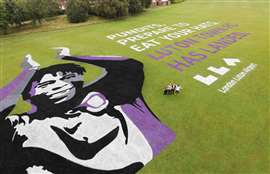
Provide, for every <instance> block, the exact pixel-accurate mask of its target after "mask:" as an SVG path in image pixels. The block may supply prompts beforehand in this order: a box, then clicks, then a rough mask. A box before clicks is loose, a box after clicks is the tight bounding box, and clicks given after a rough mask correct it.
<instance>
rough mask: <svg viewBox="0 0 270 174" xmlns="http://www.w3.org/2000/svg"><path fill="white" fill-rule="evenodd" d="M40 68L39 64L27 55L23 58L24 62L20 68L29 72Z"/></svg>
mask: <svg viewBox="0 0 270 174" xmlns="http://www.w3.org/2000/svg"><path fill="white" fill-rule="evenodd" d="M39 66H40V64H39V63H37V62H36V61H34V60H33V58H32V56H31V55H30V54H27V55H26V56H25V58H24V61H23V62H22V64H21V67H22V68H24V69H29V70H36V69H38V68H39Z"/></svg>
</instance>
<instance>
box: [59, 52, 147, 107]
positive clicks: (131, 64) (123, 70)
mask: <svg viewBox="0 0 270 174" xmlns="http://www.w3.org/2000/svg"><path fill="white" fill-rule="evenodd" d="M58 55H59V57H60V58H61V59H63V60H69V61H76V62H85V63H88V64H93V65H96V66H99V67H101V68H103V69H105V70H106V73H107V74H106V75H105V76H104V77H103V78H101V79H100V80H98V81H97V82H96V83H94V84H91V85H90V86H89V87H90V88H91V89H90V90H92V91H96V92H100V93H102V94H103V95H104V96H106V98H107V99H108V100H109V101H110V104H112V105H114V106H115V105H121V104H125V103H133V102H134V101H135V100H136V98H137V97H139V96H140V95H141V91H142V86H143V81H144V72H143V64H142V63H141V62H139V61H137V60H134V59H128V58H126V57H121V56H71V55H70V54H69V50H68V49H67V48H66V50H65V49H62V50H61V51H60V53H59V54H58Z"/></svg>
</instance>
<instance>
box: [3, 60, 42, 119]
mask: <svg viewBox="0 0 270 174" xmlns="http://www.w3.org/2000/svg"><path fill="white" fill-rule="evenodd" d="M21 67H22V69H23V70H22V71H21V73H20V74H19V75H18V76H17V77H16V78H15V79H14V80H13V81H11V82H10V83H9V84H8V85H6V86H4V87H3V88H1V89H0V114H1V118H0V119H4V118H5V117H6V116H7V115H8V114H9V113H10V112H11V111H12V109H13V108H14V106H15V105H16V103H17V101H18V99H19V97H20V95H21V93H22V91H23V90H24V88H25V87H26V85H27V83H28V81H29V80H30V79H31V78H32V76H33V75H34V73H35V72H36V70H37V69H38V67H39V64H38V63H37V62H35V61H34V60H33V59H32V57H31V55H27V56H26V57H25V60H24V62H23V63H22V65H21Z"/></svg>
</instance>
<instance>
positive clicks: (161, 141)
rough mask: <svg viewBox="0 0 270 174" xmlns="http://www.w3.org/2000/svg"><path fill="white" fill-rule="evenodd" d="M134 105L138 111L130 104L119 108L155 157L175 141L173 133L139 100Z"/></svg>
mask: <svg viewBox="0 0 270 174" xmlns="http://www.w3.org/2000/svg"><path fill="white" fill-rule="evenodd" d="M136 105H137V106H139V108H140V110H139V109H138V108H136V107H135V106H133V105H131V104H125V105H123V106H121V108H122V110H123V111H124V112H125V113H126V115H127V116H128V117H129V118H130V119H131V120H132V121H133V123H134V124H135V125H136V126H137V127H138V128H139V129H140V131H141V132H142V133H143V135H144V136H145V138H146V139H147V140H148V142H149V144H150V146H151V147H152V150H153V155H154V156H156V155H158V154H159V153H160V151H161V150H162V149H164V148H165V147H166V146H167V145H168V144H170V143H171V142H172V141H173V140H174V139H175V133H174V132H172V130H171V129H169V128H168V127H166V126H165V125H163V124H162V123H160V122H159V121H158V120H157V119H156V118H155V117H154V116H153V114H152V113H151V112H150V111H149V110H148V109H147V107H146V106H145V104H144V103H143V101H142V100H141V99H140V98H137V99H136Z"/></svg>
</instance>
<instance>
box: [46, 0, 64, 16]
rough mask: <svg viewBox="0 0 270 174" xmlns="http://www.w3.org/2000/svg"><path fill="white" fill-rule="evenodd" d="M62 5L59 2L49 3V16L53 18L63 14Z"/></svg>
mask: <svg viewBox="0 0 270 174" xmlns="http://www.w3.org/2000/svg"><path fill="white" fill-rule="evenodd" d="M59 7H60V4H59V1H58V0H48V1H47V16H48V17H53V16H57V15H59V14H61V9H60V8H59Z"/></svg>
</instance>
